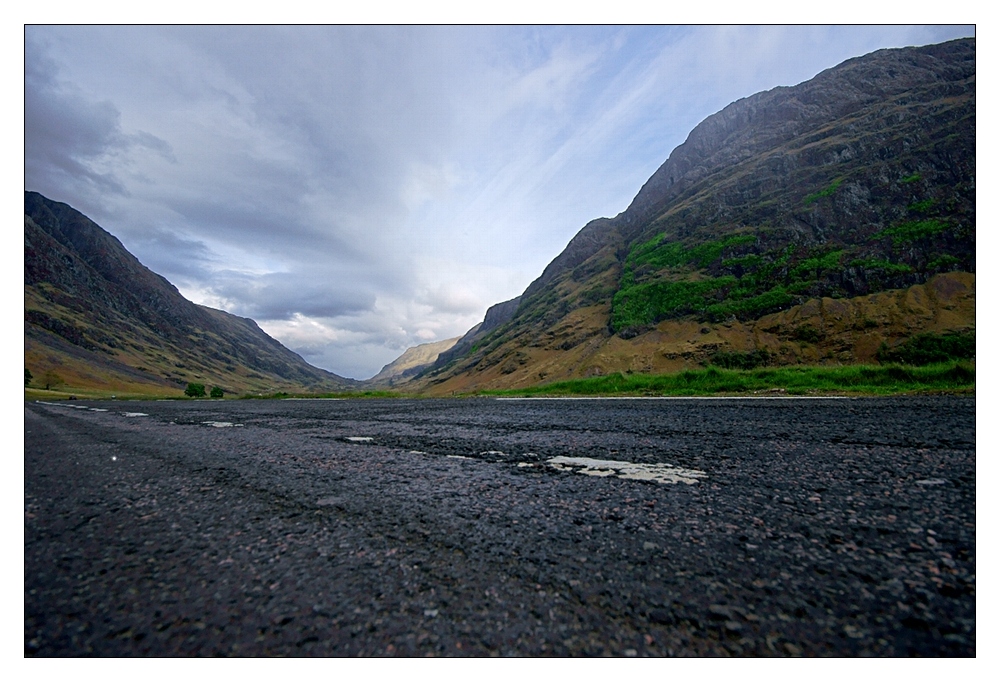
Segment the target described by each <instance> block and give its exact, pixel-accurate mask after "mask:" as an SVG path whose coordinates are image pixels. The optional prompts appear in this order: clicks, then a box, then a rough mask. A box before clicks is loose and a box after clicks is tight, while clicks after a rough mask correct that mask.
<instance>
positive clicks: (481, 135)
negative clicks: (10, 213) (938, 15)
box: [24, 25, 975, 379]
mask: <svg viewBox="0 0 1000 682" xmlns="http://www.w3.org/2000/svg"><path fill="white" fill-rule="evenodd" d="M974 34H975V33H974V29H973V28H972V27H965V26H887V25H879V26H843V27H836V26H704V25H699V26H541V27H534V26H240V27H232V26H67V25H46V26H33V25H27V26H25V29H24V181H25V189H26V190H32V191H37V192H41V193H42V194H44V195H45V196H47V197H49V198H50V199H53V200H56V201H62V202H65V203H67V204H69V205H71V206H73V207H74V208H76V209H77V210H79V211H81V212H83V213H84V214H86V215H87V216H89V217H90V218H91V219H92V220H94V221H95V222H97V223H98V224H99V225H100V226H101V227H103V228H104V229H105V230H107V231H108V232H110V233H111V234H113V235H114V236H116V237H117V238H118V239H119V240H121V242H122V243H123V244H124V246H125V248H127V249H128V250H129V251H130V252H131V253H132V254H133V255H135V256H136V257H137V258H138V259H139V260H140V261H141V262H142V263H143V264H144V265H146V266H147V267H149V268H150V269H151V270H153V271H154V272H157V273H159V274H160V275H163V276H164V277H166V278H167V279H168V280H169V281H170V282H171V283H173V284H174V285H175V286H177V288H178V289H179V290H180V292H181V293H182V294H183V295H184V296H185V297H187V298H188V299H190V300H192V301H194V302H196V303H200V304H203V305H208V306H211V307H214V308H219V309H222V310H225V311H228V312H230V313H233V314H236V315H240V316H243V317H251V318H253V319H254V320H256V321H257V323H258V324H259V325H260V326H261V328H262V329H264V331H266V332H267V333H268V334H270V335H271V336H273V337H274V338H276V339H278V340H279V341H280V342H281V343H282V344H284V345H285V346H287V347H288V348H291V349H292V350H294V351H295V352H297V353H299V354H300V355H302V357H303V358H304V359H305V360H306V361H307V362H309V363H310V364H313V365H315V366H317V367H322V368H324V369H327V370H329V371H331V372H334V373H336V374H339V375H341V376H345V377H350V378H355V379H365V378H369V377H371V376H373V375H374V374H376V373H377V372H378V371H379V370H380V369H381V368H382V366H384V365H385V364H386V363H388V362H391V361H392V360H394V359H395V358H397V357H398V356H399V355H401V354H402V353H403V351H405V350H406V349H407V348H409V347H411V346H415V345H417V344H420V343H426V342H431V341H438V340H443V339H447V338H450V337H454V336H459V335H461V334H463V333H465V332H466V331H467V330H468V329H469V328H470V327H472V326H473V325H475V324H476V323H478V322H480V321H481V320H482V318H483V315H484V314H485V312H486V309H487V308H488V307H489V306H490V305H493V304H494V303H498V302H501V301H504V300H507V299H510V298H512V297H514V296H517V295H519V294H520V293H521V292H522V291H524V289H525V288H526V287H527V286H528V285H529V284H530V283H531V282H532V280H534V279H535V278H536V277H538V276H539V275H540V274H541V273H542V270H543V269H544V268H545V266H546V265H547V264H548V263H549V262H550V261H551V260H552V259H553V258H555V257H556V256H557V255H559V253H560V252H561V251H562V249H563V248H564V247H565V246H566V244H567V243H568V242H569V240H570V239H572V237H573V236H574V235H575V234H576V233H577V232H578V231H579V230H580V229H581V228H582V227H583V226H584V225H585V224H586V223H587V222H589V221H590V220H593V219H595V218H599V217H612V216H614V215H617V214H618V213H620V212H621V211H623V210H625V208H627V206H628V205H629V203H630V202H631V200H632V198H633V197H634V196H635V195H636V193H637V192H638V191H639V189H640V188H641V187H642V185H643V183H644V182H645V181H646V180H647V179H648V178H649V176H650V175H652V174H653V172H654V171H655V170H656V169H657V168H658V167H659V166H660V165H661V164H662V163H663V162H664V161H665V160H666V159H667V157H668V156H669V155H670V152H671V151H672V150H673V149H674V148H675V147H677V146H678V145H680V144H681V143H683V142H684V140H685V139H686V137H687V135H688V133H689V132H690V131H691V129H692V128H694V127H695V126H696V125H697V124H698V123H699V122H700V121H702V120H703V119H705V118H706V117H707V116H709V115H711V114H713V113H715V112H716V111H719V110H720V109H722V108H723V107H725V106H726V105H727V104H729V103H730V102H732V101H734V100H737V99H739V98H741V97H746V96H749V95H751V94H754V93H756V92H759V91H761V90H767V89H770V88H773V87H776V86H787V85H795V84H797V83H800V82H802V81H805V80H808V79H810V78H812V77H813V76H815V75H816V74H817V73H819V72H820V71H822V70H824V69H827V68H830V67H832V66H835V65H837V64H838V63H840V62H842V61H844V60H845V59H849V58H851V57H855V56H859V55H862V54H866V53H868V52H871V51H874V50H876V49H880V48H885V47H902V46H906V45H925V44H930V43H936V42H942V41H945V40H950V39H953V38H959V37H965V36H972V35H974Z"/></svg>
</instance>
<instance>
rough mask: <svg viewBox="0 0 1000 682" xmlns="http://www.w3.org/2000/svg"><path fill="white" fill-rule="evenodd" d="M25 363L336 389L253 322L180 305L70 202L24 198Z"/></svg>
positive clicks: (89, 374)
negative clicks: (70, 204) (69, 203)
mask: <svg viewBox="0 0 1000 682" xmlns="http://www.w3.org/2000/svg"><path fill="white" fill-rule="evenodd" d="M24 257H25V264H24V282H25V364H26V366H27V367H28V368H29V369H32V368H33V369H32V373H33V374H35V375H37V376H41V375H42V374H44V373H48V372H53V373H56V374H57V375H59V376H60V380H61V381H63V382H66V383H67V384H68V385H76V386H90V387H96V388H108V389H112V390H113V389H115V388H119V387H133V388H135V389H137V390H146V391H156V390H178V389H183V388H184V387H185V386H186V385H187V383H188V382H195V383H197V382H201V383H211V384H214V385H217V386H219V387H220V388H223V389H224V390H225V391H226V392H230V393H237V392H248V391H249V392H273V391H280V390H299V391H301V390H327V391H331V390H343V389H345V388H350V387H353V386H355V385H356V384H357V382H355V381H354V380H350V379H345V378H343V377H338V376H337V375H335V374H332V373H330V372H327V371H326V370H322V369H319V368H316V367H313V366H311V365H309V364H308V363H307V362H305V360H303V359H302V358H301V357H300V356H299V355H298V354H296V353H294V352H292V351H290V350H288V349H287V348H285V347H284V346H282V345H281V344H280V343H279V342H278V341H276V340H275V339H273V338H272V337H270V336H268V335H267V334H266V333H265V332H264V331H263V330H261V329H260V327H259V326H258V325H257V323H256V322H254V321H253V320H251V319H248V318H242V317H238V316H236V315H231V314H230V313H226V312H224V311H221V310H215V309H213V308H208V307H206V306H201V305H198V304H195V303H192V302H191V301H188V300H187V299H185V298H184V297H183V296H182V295H181V294H180V292H179V291H178V290H177V288H176V287H175V286H174V285H172V284H171V283H170V282H169V281H167V280H166V279H165V278H164V277H162V276H160V275H158V274H156V273H155V272H153V271H152V270H150V269H148V268H146V267H145V266H144V265H142V264H141V263H140V262H139V261H138V260H137V259H136V258H135V257H134V256H133V255H132V254H131V253H129V252H128V251H127V250H126V249H125V247H124V246H123V245H122V243H121V242H120V241H119V240H118V239H117V238H116V237H114V236H113V235H111V234H109V233H108V232H107V231H106V230H104V229H103V228H101V227H100V226H99V225H97V224H96V223H94V222H93V221H91V220H90V219H89V218H87V217H86V216H85V215H83V214H82V213H80V212H79V211H77V210H75V209H73V208H72V207H71V206H69V205H68V204H64V203H61V202H56V201H52V200H50V199H47V198H46V197H44V196H42V195H41V194H39V193H37V192H30V191H26V192H25V219H24Z"/></svg>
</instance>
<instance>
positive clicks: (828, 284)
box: [429, 39, 976, 387]
mask: <svg viewBox="0 0 1000 682" xmlns="http://www.w3.org/2000/svg"><path fill="white" fill-rule="evenodd" d="M975 72H976V68H975V40H974V39H969V40H959V41H953V42H949V43H944V44H941V45H932V46H927V47H920V48H906V49H899V50H880V51H878V52H875V53H872V54H870V55H866V56H864V57H859V58H856V59H852V60H849V61H847V62H844V63H843V64H841V65H839V66H837V67H834V68H832V69H829V70H827V71H824V72H823V73H821V74H819V75H818V76H816V77H815V78H813V79H812V80H810V81H807V82H805V83H802V84H800V85H797V86H794V87H780V88H775V89H773V90H769V91H767V92H762V93H758V94H756V95H752V96H750V97H747V98H745V99H742V100H739V101H737V102H734V103H733V104H731V105H729V106H728V107H726V108H725V109H723V110H722V111H720V112H719V113H717V114H715V115H713V116H710V117H709V118H707V119H706V120H705V121H703V122H702V123H701V124H699V125H698V126H697V127H696V128H695V129H694V130H693V131H692V132H691V134H690V135H689V137H688V139H687V141H685V143H684V144H682V145H681V146H679V147H678V148H677V149H675V150H674V151H673V152H672V153H671V154H670V156H669V158H668V159H667V161H666V162H665V163H664V164H663V165H662V166H661V167H660V168H659V169H658V170H657V171H656V172H655V173H654V174H653V176H652V177H651V178H650V179H649V181H647V182H646V184H645V185H644V186H643V187H642V189H641V190H640V191H639V193H638V194H637V195H636V197H635V199H634V200H633V201H632V203H631V205H630V206H629V207H628V208H627V209H626V210H625V211H624V212H623V213H621V214H619V215H618V216H616V217H614V218H602V219H598V220H595V221H592V222H591V223H589V224H588V225H586V226H585V227H584V228H583V229H582V230H581V231H580V233H579V234H578V235H577V236H576V237H574V238H573V240H572V241H571V242H570V244H569V245H568V246H567V248H566V249H565V250H564V251H563V253H561V254H560V255H559V256H558V257H557V258H556V259H555V260H553V261H552V263H550V265H549V266H548V267H547V268H546V269H545V271H544V272H543V273H542V275H541V276H540V277H539V278H538V279H537V280H535V281H534V282H533V283H532V284H531V285H530V286H529V287H528V289H527V290H526V291H525V293H524V294H523V296H522V297H521V302H520V305H519V307H518V309H517V311H516V313H515V314H514V316H513V317H512V318H511V320H510V321H509V322H508V323H507V324H505V325H503V326H502V327H499V328H497V329H495V330H494V331H493V332H492V333H489V334H485V335H484V334H480V337H479V339H480V343H479V350H478V351H477V354H476V355H475V356H472V355H469V354H466V356H465V357H464V358H462V359H458V358H453V360H454V362H453V365H452V369H451V371H450V373H449V372H443V371H442V372H439V373H438V374H437V376H436V377H434V379H433V381H435V382H438V383H440V384H449V382H450V383H453V384H454V383H462V384H463V385H471V384H475V383H476V382H475V381H474V380H472V379H470V378H469V377H476V376H478V377H484V376H486V374H487V373H488V370H489V368H490V367H506V368H508V369H511V371H510V372H508V373H507V374H505V375H501V376H498V377H492V378H491V379H490V381H489V385H501V384H502V385H508V384H509V383H510V382H511V381H514V380H515V377H518V379H517V381H520V382H522V383H523V382H527V381H529V379H528V376H529V374H530V376H531V377H532V378H533V380H534V381H536V382H537V381H538V380H540V379H541V380H550V379H554V378H567V377H570V376H579V375H581V372H585V371H593V367H591V368H590V370H587V369H585V368H586V367H587V362H586V361H585V360H584V359H583V358H585V357H590V356H593V355H594V354H599V353H600V352H601V349H602V348H604V347H606V346H608V345H609V344H610V345H615V346H618V345H621V343H622V342H630V343H631V342H633V340H634V343H635V344H640V345H644V344H646V345H648V343H649V335H650V334H655V333H656V332H657V330H658V328H661V327H662V326H663V325H669V324H671V323H674V324H679V323H680V322H681V321H684V320H689V321H691V323H692V324H694V325H695V326H696V328H697V329H698V330H699V334H700V330H701V329H705V328H709V329H714V328H716V327H718V326H719V325H722V324H730V325H731V324H733V323H739V324H742V325H746V324H751V323H753V321H755V320H759V319H760V318H762V317H763V316H766V315H771V314H775V313H779V312H781V311H788V310H790V309H792V308H795V307H797V306H803V305H806V304H807V303H808V302H809V301H813V300H822V299H832V300H845V299H851V298H854V297H862V296H868V295H871V294H874V293H877V292H882V291H888V290H902V289H908V288H910V287H913V286H920V285H923V284H925V283H927V282H928V281H929V280H930V279H932V278H934V277H935V276H938V275H942V274H945V273H953V272H965V273H974V272H975V84H976V75H975ZM973 282H974V278H973ZM973 291H974V286H973ZM974 323H975V321H974V313H973V316H972V318H971V319H966V320H964V321H963V322H962V323H961V324H962V325H964V326H970V325H974ZM869 331H870V330H869ZM896 336H897V334H896V332H892V333H889V332H888V331H887V334H886V336H885V339H889V340H891V339H892V338H895V337H896ZM570 351H572V353H570ZM560 353H562V354H563V355H564V356H567V357H568V355H574V356H580V358H581V360H580V361H579V362H574V363H564V364H562V365H560V366H559V368H558V369H557V368H556V366H555V365H552V367H551V369H550V370H540V371H537V372H534V373H529V372H528V371H527V369H525V368H533V367H535V366H536V365H538V364H539V363H540V362H541V360H540V357H541V354H545V355H546V357H548V355H549V354H554V355H555V356H558V355H559V354H560ZM706 357H707V356H705V355H704V354H702V355H700V356H699V355H698V354H695V355H694V356H692V357H691V361H692V362H697V361H703V360H704V359H705V358H706ZM839 357H840V358H841V359H842V358H843V353H842V352H841V354H840V356H839ZM856 359H859V360H860V359H865V358H862V357H861V356H858V357H857V358H856ZM549 364H550V365H551V363H549ZM557 364H558V363H557ZM605 365H606V367H603V368H602V370H601V371H625V370H636V371H642V368H641V367H638V368H633V367H632V366H630V364H629V362H626V361H624V360H622V361H618V362H612V363H605ZM515 366H516V367H515ZM522 369H524V370H525V371H524V372H522V371H521V370H522ZM463 374H467V375H468V376H466V377H464V378H463V379H461V381H459V380H458V379H457V377H458V376H459V375H463ZM453 379H454V380H453ZM433 385H434V383H433V382H432V383H430V384H429V386H431V387H433Z"/></svg>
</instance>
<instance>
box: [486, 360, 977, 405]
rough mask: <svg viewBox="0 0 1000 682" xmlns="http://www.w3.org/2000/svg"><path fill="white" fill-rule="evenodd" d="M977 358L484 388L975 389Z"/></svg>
mask: <svg viewBox="0 0 1000 682" xmlns="http://www.w3.org/2000/svg"><path fill="white" fill-rule="evenodd" d="M975 388H976V368H975V364H974V363H971V362H949V363H939V364H935V365H927V366H924V367H913V366H908V365H847V366H836V367H827V366H801V365H799V366H792V367H768V368H758V369H752V370H738V369H722V368H720V367H708V368H706V369H698V370H686V371H683V372H679V373H676V374H658V375H653V374H620V373H619V374H611V375H608V376H603V377H593V378H590V379H577V380H571V381H560V382H555V383H551V384H546V385H542V386H533V387H530V388H524V389H516V390H503V391H483V392H481V393H480V394H479V395H491V396H519V397H520V396H706V395H753V394H759V393H778V392H780V393H784V394H787V395H900V394H919V393H974V392H975Z"/></svg>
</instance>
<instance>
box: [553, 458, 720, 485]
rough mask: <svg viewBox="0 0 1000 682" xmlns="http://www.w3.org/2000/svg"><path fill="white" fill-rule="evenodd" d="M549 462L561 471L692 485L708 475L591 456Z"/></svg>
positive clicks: (555, 459) (664, 465) (665, 465)
mask: <svg viewBox="0 0 1000 682" xmlns="http://www.w3.org/2000/svg"><path fill="white" fill-rule="evenodd" d="M547 464H548V465H549V466H550V467H552V468H553V469H557V470H559V471H572V472H574V473H578V474H585V475H587V476H616V477H618V478H624V479H628V480H633V481H656V482H657V483H685V484H687V485H692V484H694V483H697V482H698V479H699V478H705V477H706V476H708V474H706V473H705V472H704V471H700V470H698V469H683V468H681V467H675V466H672V465H670V464H636V463H633V462H617V461H615V460H610V459H590V458H589V457H553V458H552V459H549V460H547Z"/></svg>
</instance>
